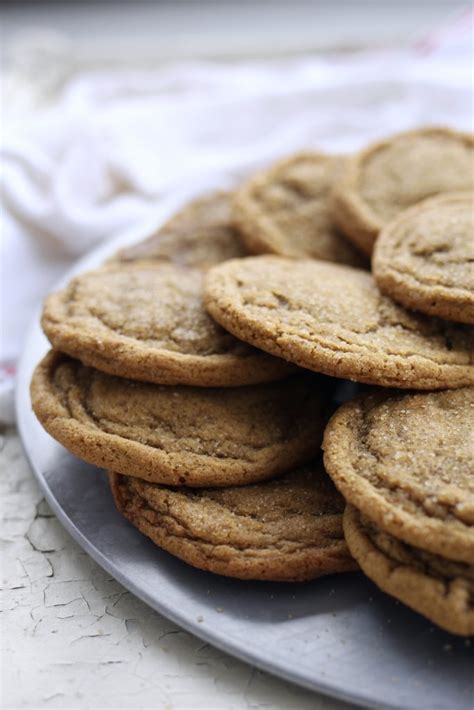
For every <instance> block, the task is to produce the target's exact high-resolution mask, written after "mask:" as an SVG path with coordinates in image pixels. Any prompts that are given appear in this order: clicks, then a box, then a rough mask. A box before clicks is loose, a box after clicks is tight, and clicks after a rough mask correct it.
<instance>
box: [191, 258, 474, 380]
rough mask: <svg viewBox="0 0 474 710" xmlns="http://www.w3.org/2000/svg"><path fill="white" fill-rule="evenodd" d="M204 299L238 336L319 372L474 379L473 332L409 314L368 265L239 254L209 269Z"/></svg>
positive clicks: (356, 376)
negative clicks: (385, 291)
mask: <svg viewBox="0 0 474 710" xmlns="http://www.w3.org/2000/svg"><path fill="white" fill-rule="evenodd" d="M204 300H205V304H206V307H207V309H208V311H209V313H210V314H211V316H212V317H213V318H215V320H216V321H217V322H218V323H220V324H221V325H222V326H224V328H226V329H227V330H229V331H230V332H231V333H233V335H235V336H236V337H238V338H241V339H242V340H245V341H246V342H248V343H251V344H252V345H255V346H256V347H259V348H262V350H265V351H267V352H269V353H271V354H273V355H277V356H278V357H281V358H285V359H287V360H289V361H291V362H294V363H296V364H297V365H301V366H302V367H306V368H309V369H311V370H315V371H317V372H323V373H325V374H327V375H334V376H335V377H344V378H348V379H351V380H355V381H358V382H366V383H369V384H377V385H384V386H386V387H403V388H415V389H440V388H445V387H461V386H462V385H467V384H474V367H473V365H472V361H473V357H474V328H472V327H470V326H464V325H459V324H451V323H447V322H445V321H441V320H437V319H434V318H428V317H427V316H423V315H421V314H415V313H410V312H408V311H406V310H405V309H403V308H401V307H400V306H397V305H396V304H395V303H394V302H393V301H392V300H391V299H389V298H387V297H386V296H383V295H382V294H381V293H380V291H379V289H378V288H377V286H376V284H375V282H374V280H373V278H372V276H371V274H369V273H367V272H366V271H362V270H360V269H353V268H351V267H349V266H343V265H341V264H330V263H329V262H323V261H314V260H313V261H312V260H309V259H308V260H299V261H292V260H290V259H285V258H283V257H277V256H256V257H249V258H247V259H233V260H231V261H228V262H225V263H224V264H219V265H218V266H215V267H214V268H213V269H211V270H210V271H209V273H208V274H207V276H206V281H205V294H204Z"/></svg>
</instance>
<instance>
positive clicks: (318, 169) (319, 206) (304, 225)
mask: <svg viewBox="0 0 474 710" xmlns="http://www.w3.org/2000/svg"><path fill="white" fill-rule="evenodd" d="M342 163H343V158H340V157H333V156H329V155H324V154H322V153H298V154H297V155H294V156H292V157H290V158H286V159H285V160H281V161H279V162H277V163H275V164H274V165H272V166H271V167H270V168H269V169H268V170H265V171H263V172H260V173H258V174H257V175H255V176H254V177H252V178H251V179H250V180H249V181H248V182H247V183H245V184H244V185H243V186H242V187H241V188H240V189H239V190H237V192H236V194H235V198H234V219H235V223H236V225H237V227H238V229H239V231H240V233H241V238H242V241H243V243H244V244H245V246H246V247H247V249H248V250H249V251H250V252H252V253H253V254H280V255H282V256H289V257H312V258H314V259H322V260H324V261H336V262H340V263H342V264H351V265H352V266H360V267H362V266H364V265H366V262H367V260H366V259H365V257H363V255H362V254H361V253H360V252H359V251H358V250H357V249H356V248H354V246H353V245H352V244H351V243H350V242H349V241H348V240H347V239H346V238H345V237H344V236H343V235H342V234H341V233H340V232H339V231H338V230H337V228H336V227H335V225H334V222H333V220H332V217H331V215H330V212H329V193H330V190H331V187H332V186H333V184H334V182H335V180H336V178H337V175H338V173H339V172H340V170H341V166H342Z"/></svg>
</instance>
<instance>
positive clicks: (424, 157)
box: [332, 128, 474, 255]
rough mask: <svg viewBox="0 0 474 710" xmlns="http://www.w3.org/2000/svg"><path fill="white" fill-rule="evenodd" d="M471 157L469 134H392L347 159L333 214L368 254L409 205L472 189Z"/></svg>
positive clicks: (442, 131) (438, 130) (473, 146)
mask: <svg viewBox="0 0 474 710" xmlns="http://www.w3.org/2000/svg"><path fill="white" fill-rule="evenodd" d="M473 161H474V140H473V136H472V134H469V133H461V132H459V131H453V130H449V129H448V128H420V129H417V130H414V131H407V132H405V133H399V134H397V135H395V136H391V137H390V138H387V139H386V140H384V141H381V142H380V143H376V144H374V145H370V146H368V148H366V149H365V150H363V151H361V152H360V153H358V154H357V155H355V156H353V158H351V159H350V160H349V161H347V163H346V164H345V167H344V170H343V172H342V174H341V178H340V181H339V182H338V184H337V186H336V187H335V189H334V193H333V200H332V215H333V219H334V221H335V223H336V224H337V225H338V226H339V228H340V229H341V230H342V231H343V232H344V234H346V235H347V236H348V237H349V238H350V239H351V240H352V241H353V242H354V244H356V245H357V246H358V247H359V248H360V249H362V251H364V252H365V253H366V254H369V255H370V254H371V253H372V249H373V246H374V242H375V240H376V238H377V236H378V234H379V232H380V230H381V229H382V228H383V227H384V226H385V225H386V224H387V223H388V222H389V221H390V220H392V219H394V218H395V217H397V216H398V215H399V214H400V213H401V212H403V210H405V209H407V207H411V206H412V205H414V204H416V203H417V202H420V201H421V200H424V199H425V198H427V197H431V196H433V195H437V194H439V193H441V192H456V191H458V190H472V189H474V170H473V167H472V166H473Z"/></svg>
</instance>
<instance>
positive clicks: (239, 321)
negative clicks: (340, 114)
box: [32, 128, 474, 634]
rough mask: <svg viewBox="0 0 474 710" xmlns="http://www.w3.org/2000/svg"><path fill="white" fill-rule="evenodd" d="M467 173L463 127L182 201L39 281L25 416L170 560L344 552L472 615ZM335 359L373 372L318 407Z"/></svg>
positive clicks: (317, 565) (432, 603) (472, 254)
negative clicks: (66, 278) (61, 274)
mask: <svg viewBox="0 0 474 710" xmlns="http://www.w3.org/2000/svg"><path fill="white" fill-rule="evenodd" d="M471 190H474V165H473V139H472V136H469V135H466V134H462V133H458V132H454V131H450V130H447V129H435V128H431V129H421V130H418V131H412V132H409V133H405V134H401V135H398V136H394V137H392V138H390V139H388V140H386V141H384V142H382V143H379V144H377V145H375V146H371V147H369V148H368V149H366V150H364V151H362V152H361V153H359V154H358V155H355V156H352V157H348V158H341V157H332V156H326V155H322V154H318V153H302V154H298V155H296V156H293V157H291V158H289V159H286V160H284V161H281V162H279V163H277V164H276V165H274V166H271V167H270V168H269V169H268V170H265V171H264V172H261V173H259V174H257V175H255V176H253V177H252V178H251V179H249V180H248V181H247V182H246V183H245V184H244V185H242V186H241V187H240V188H239V189H238V190H237V191H236V193H235V195H233V196H232V197H229V196H228V195H226V194H216V195H212V196H210V197H209V198H206V199H203V200H199V201H197V202H194V203H191V204H190V205H189V206H188V207H186V208H185V209H184V210H183V211H181V212H180V213H179V214H177V215H175V216H174V217H173V218H172V219H171V220H170V221H169V222H168V223H167V224H166V225H165V226H164V227H163V228H162V229H161V230H160V231H159V232H158V233H157V234H155V235H153V236H152V237H150V238H149V239H147V240H145V241H144V242H142V243H141V244H138V245H136V246H133V247H130V248H129V249H125V250H122V251H121V252H119V253H118V254H116V255H115V256H114V257H113V258H112V259H111V260H109V261H108V262H107V263H106V264H104V265H103V266H102V267H101V268H99V269H97V270H96V271H94V272H90V273H88V274H84V275H82V276H79V277H77V278H76V279H74V280H73V281H72V282H71V283H70V285H69V286H68V287H67V288H66V289H64V290H63V291H61V292H59V293H56V294H53V295H52V296H50V297H49V298H48V300H47V302H46V304H45V308H44V313H43V321H42V322H43V328H44V331H45V333H46V335H47V336H48V338H49V339H50V341H51V344H52V346H53V348H54V350H53V351H52V352H51V353H50V354H49V355H48V356H47V357H46V358H45V359H44V360H43V362H42V363H40V365H39V366H38V368H37V370H36V372H35V375H34V378H33V382H32V400H33V406H34V409H35V412H36V414H37V416H38V418H39V419H40V421H41V422H42V424H43V425H44V427H45V428H46V429H47V431H48V432H49V433H50V434H51V435H52V436H54V437H55V438H56V439H57V440H58V441H60V442H61V443H62V444H64V445H65V446H66V447H67V448H68V449H69V450H71V451H72V452H73V453H75V454H76V455H78V456H80V457H82V458H84V459H85V460H86V461H89V462H91V463H94V464H96V465H98V466H102V467H104V468H107V469H108V470H109V471H112V473H110V482H111V486H112V491H113V494H114V497H115V500H116V503H117V506H118V508H119V510H121V512H122V513H123V514H124V515H125V516H126V517H127V518H128V519H129V520H130V521H131V522H132V523H133V524H134V525H135V526H136V527H138V528H139V529H140V530H142V532H144V533H145V534H146V535H148V536H149V537H150V538H152V539H153V540H154V541H155V542H156V543H157V544H158V545H160V546H161V547H163V548H164V549H166V550H168V551H170V552H171V553H173V554H175V555H177V556H179V557H181V558H182V559H184V560H186V561H187V562H189V563H190V564H193V565H195V566H197V567H201V568H203V569H207V570H210V571H214V572H216V573H219V574H226V575H230V576H236V577H240V578H244V579H272V580H303V579H310V578H313V577H316V576H318V575H321V574H327V573H332V572H341V571H345V570H349V569H353V568H354V567H355V565H356V562H357V563H358V564H359V565H360V567H361V568H362V570H363V571H364V572H365V573H366V574H367V575H368V576H369V577H371V578H372V579H373V580H374V581H375V582H376V583H377V584H378V585H379V586H380V587H382V588H383V589H385V590H386V591H387V592H389V593H391V594H393V595H394V596H396V597H398V598H399V599H401V600H402V601H404V602H405V603H407V604H408V605H410V606H411V607H413V608H414V609H416V610H418V611H420V612H421V613H423V614H425V615H426V616H428V617H429V618H430V619H432V620H433V621H435V622H436V623H438V624H440V625H441V626H443V627H444V628H446V629H448V630H451V631H453V632H454V633H459V634H468V633H473V632H474V611H473V609H472V600H473V598H474V567H473V564H474V531H473V527H472V526H473V524H474V513H473V511H474V476H473V471H472V459H473V453H474V442H473V439H472V424H473V423H474V367H473V353H474V332H473V330H474V329H473V328H472V326H471V325H469V324H472V323H474V282H473V281H474V274H473V269H474V266H473V263H474V236H473V234H474V231H473V224H474V217H473V201H472V193H470V192H469V191H471ZM426 198H429V199H426ZM372 252H373V254H372ZM248 253H250V254H257V256H248V255H247V254H248ZM370 257H372V270H373V274H372V273H371V272H370V270H369V260H370ZM341 378H342V379H349V380H352V381H355V382H359V383H364V384H367V385H372V387H371V388H370V389H369V391H368V392H366V393H364V394H362V396H361V397H359V398H357V399H355V400H352V401H351V402H348V403H346V404H344V405H343V406H342V407H341V408H339V409H338V410H337V411H336V412H335V413H334V414H333V416H332V417H331V419H330V420H329V423H327V425H326V422H327V419H328V415H329V412H330V408H331V398H332V395H333V392H334V390H335V387H336V385H337V384H338V383H340V380H341ZM374 386H375V387H374ZM382 388H385V389H382ZM386 388H391V389H386ZM402 390H411V391H410V392H405V393H403V392H402ZM413 390H424V391H423V392H420V393H418V394H417V393H414V392H413ZM324 429H325V433H324V445H323V448H324V451H325V455H324V464H325V466H326V469H327V472H328V473H329V475H330V477H331V478H332V481H331V479H330V478H329V477H328V475H327V473H326V471H325V470H324V466H323V463H322V460H321V454H320V446H321V439H322V436H323V431H324ZM334 484H335V485H334ZM337 489H338V490H337ZM341 494H342V495H341ZM345 500H347V502H348V504H349V505H347V507H346V509H345V512H344V516H343V515H342V513H343V510H344V507H345ZM343 517H344V520H343V521H342V518H343ZM343 529H344V533H345V538H346V541H345V540H344V535H343ZM346 544H347V545H348V547H349V549H350V552H351V553H352V555H353V558H354V559H352V558H351V556H350V554H349V550H348V548H347V547H346Z"/></svg>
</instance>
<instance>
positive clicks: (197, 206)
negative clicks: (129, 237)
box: [112, 192, 245, 269]
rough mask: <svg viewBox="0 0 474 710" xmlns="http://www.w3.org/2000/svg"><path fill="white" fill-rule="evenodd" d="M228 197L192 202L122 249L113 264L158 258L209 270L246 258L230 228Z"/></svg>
mask: <svg viewBox="0 0 474 710" xmlns="http://www.w3.org/2000/svg"><path fill="white" fill-rule="evenodd" d="M230 201H231V195H230V194H229V193H227V192H215V193H213V194H211V195H206V196H205V197H201V198H198V199H196V200H192V201H191V202H189V203H188V204H186V205H185V206H184V207H183V208H182V209H181V210H179V211H178V212H176V214H174V215H172V217H171V218H170V219H169V220H168V221H167V222H166V223H165V224H164V225H163V226H162V227H160V229H159V230H158V231H157V232H156V233H155V234H152V235H151V236H150V237H148V238H147V239H144V240H143V241H141V242H138V243H137V244H133V245H132V246H129V247H126V248H125V249H121V250H120V251H119V252H117V254H115V256H114V257H112V261H125V262H128V261H138V260H142V259H160V260H164V261H172V262H173V263H175V264H179V265H181V266H189V267H191V268H200V269H208V268H209V267H210V266H213V265H214V264H218V263H219V262H221V261H226V259H234V258H236V257H242V256H245V251H244V248H243V246H242V245H241V242H240V240H239V238H238V235H237V232H236V230H235V229H234V227H233V226H232V219H231V207H230Z"/></svg>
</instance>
